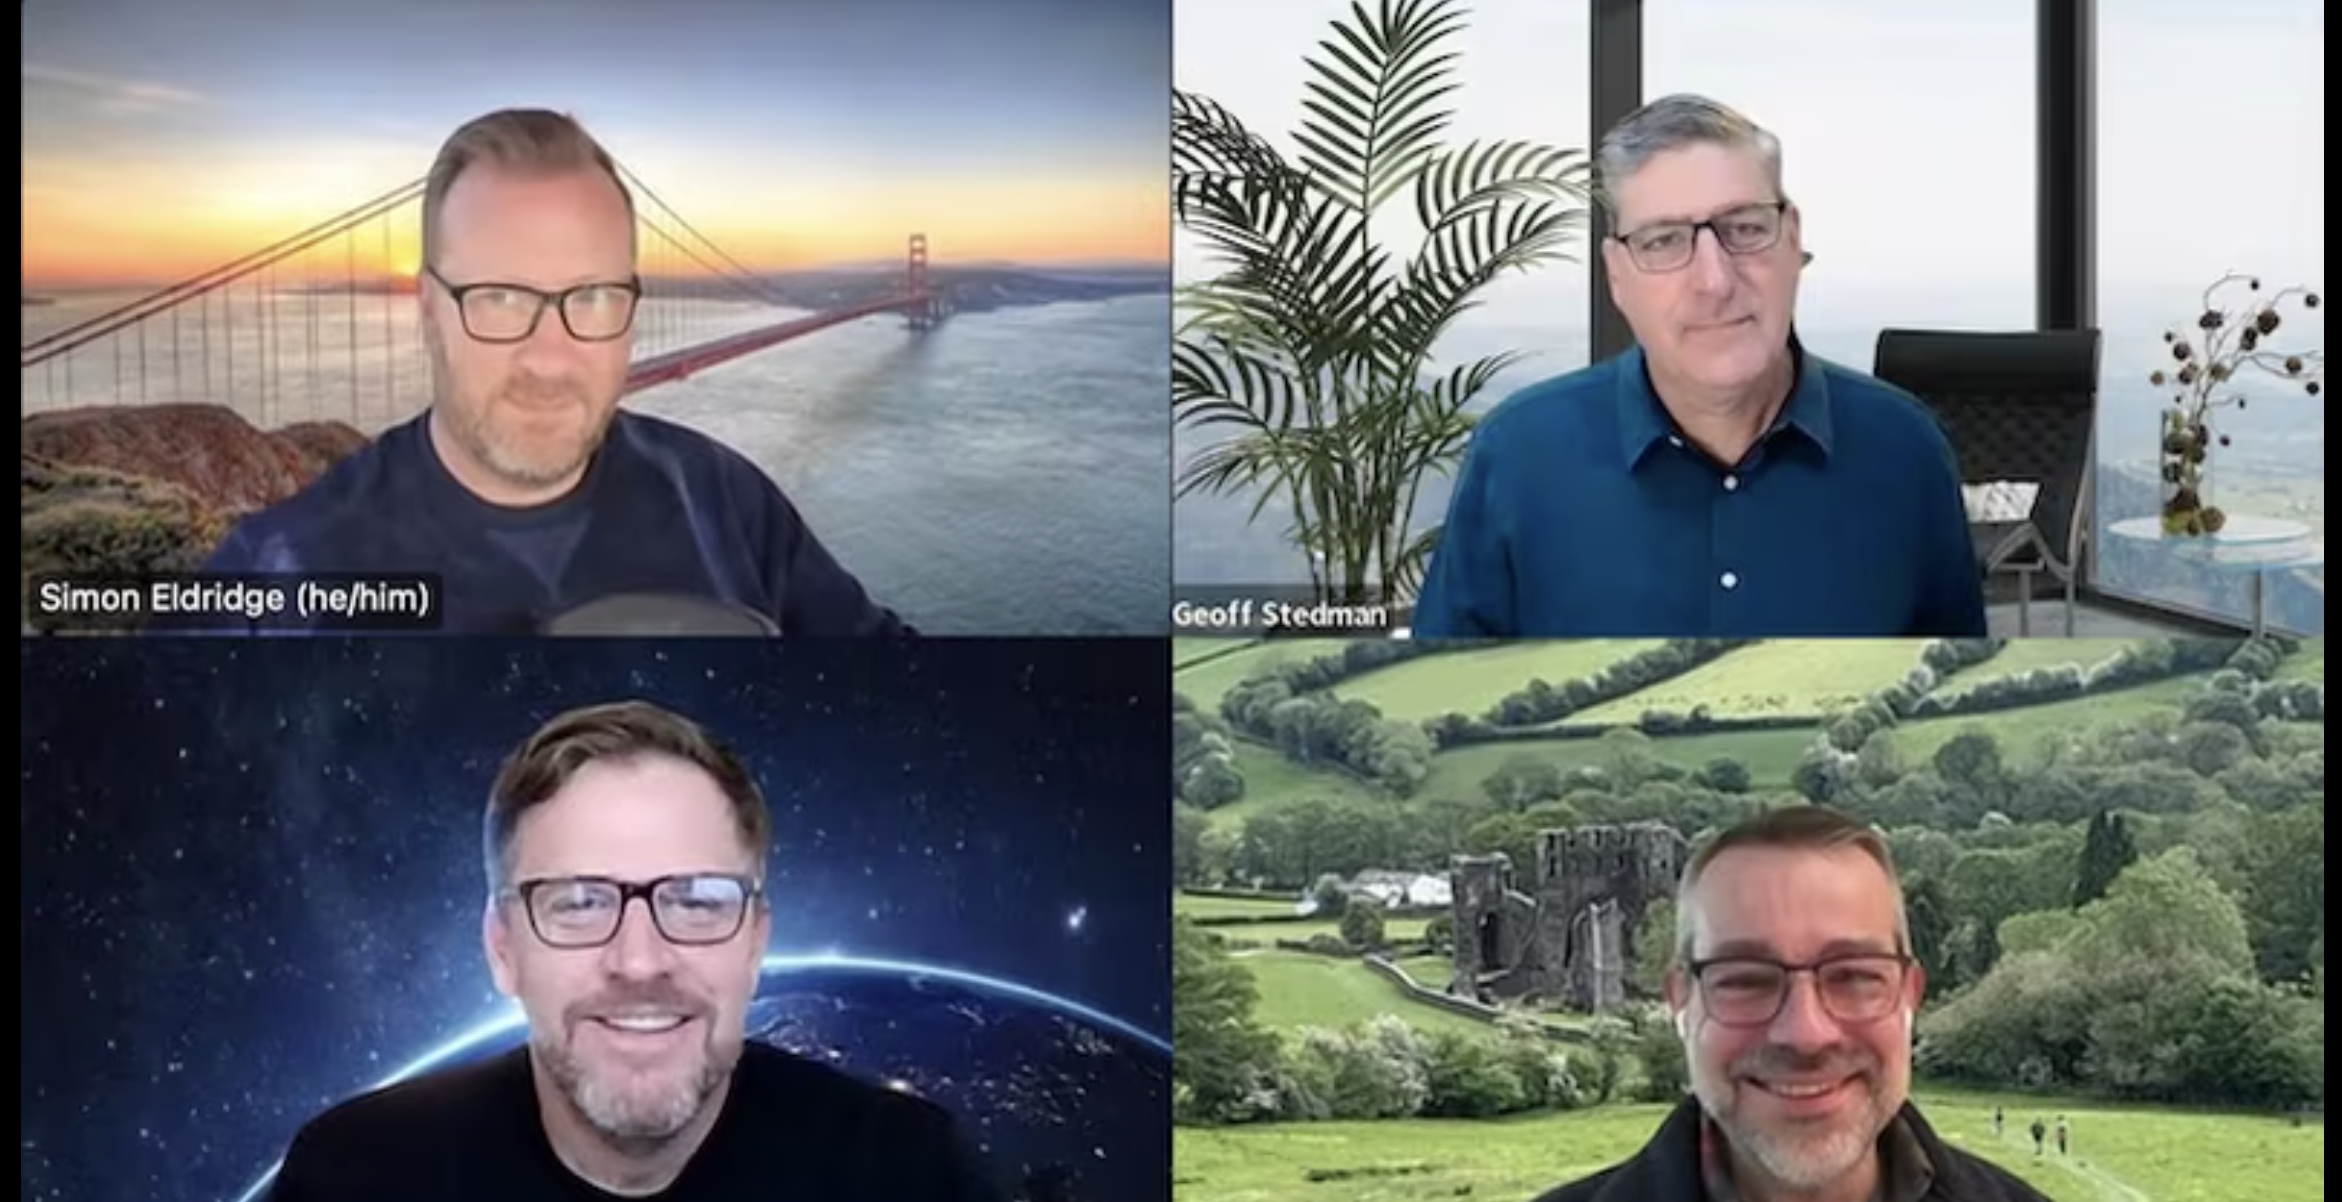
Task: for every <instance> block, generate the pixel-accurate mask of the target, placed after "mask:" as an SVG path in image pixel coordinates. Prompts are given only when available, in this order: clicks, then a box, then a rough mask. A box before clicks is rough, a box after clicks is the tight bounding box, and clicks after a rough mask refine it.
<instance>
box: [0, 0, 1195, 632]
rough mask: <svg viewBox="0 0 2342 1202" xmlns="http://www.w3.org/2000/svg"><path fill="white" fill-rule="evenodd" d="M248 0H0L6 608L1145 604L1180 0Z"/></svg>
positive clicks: (538, 619) (422, 617)
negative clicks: (5, 200) (18, 238)
mask: <svg viewBox="0 0 2342 1202" xmlns="http://www.w3.org/2000/svg"><path fill="white" fill-rule="evenodd" d="M280 9H281V6H278V5H274V4H269V3H266V2H265V0H227V2H224V3H216V4H210V5H205V6H202V8H201V11H200V12H198V11H196V10H194V9H190V8H187V7H186V6H182V5H176V4H170V3H166V2H165V0H118V2H115V3H108V4H97V5H89V4H73V3H64V2H63V0H29V2H28V3H27V5H26V6H25V9H24V14H23V17H24V20H23V24H24V64H23V79H24V97H23V99H24V105H25V115H24V151H23V154H24V159H23V169H24V175H23V179H24V192H23V200H24V217H23V222H24V225H23V235H24V254H23V310H22V312H23V320H22V342H23V350H22V411H23V448H24V449H23V458H24V461H23V468H24V478H23V500H24V505H23V526H22V535H23V538H22V547H23V565H22V566H23V580H24V594H23V612H24V626H25V630H26V632H27V633H28V634H33V633H54V632H84V631H123V632H128V631H134V630H135V631H146V632H190V633H207V634H208V633H239V634H240V633H278V632H323V631H334V632H376V631H380V632H407V631H416V632H423V631H429V632H441V633H448V634H500V635H512V634H531V633H535V634H544V635H564V634H580V635H596V634H614V635H658V634H673V635H715V634H742V635H749V636H756V635H769V636H787V637H800V636H813V637H820V636H869V635H890V634H897V633H905V632H915V633H921V634H931V635H968V636H1031V635H1077V636H1099V635H1137V636H1147V635H1160V634H1162V633H1164V632H1165V631H1166V629H1167V626H1168V618H1167V614H1168V612H1169V608H1170V605H1169V587H1170V586H1169V577H1170V522H1171V514H1170V502H1169V500H1168V497H1167V495H1166V487H1165V484H1166V481H1167V480H1168V478H1169V471H1170V466H1169V464H1170V445H1169V430H1168V423H1167V421H1166V420H1165V417H1164V413H1163V404H1164V398H1165V397H1166V396H1167V395H1168V392H1169V370H1170V369H1169V359H1170V352H1169V339H1170V281H1171V274H1170V267H1169V260H1170V246H1169V235H1168V233H1167V226H1166V221H1165V217H1164V214H1165V213H1166V211H1167V205H1168V199H1167V188H1168V184H1167V180H1166V173H1165V170H1164V163H1165V162H1166V160H1167V158H1168V153H1169V152H1168V133H1167V130H1166V126H1165V121H1164V113H1163V97H1164V96H1165V95H1166V94H1167V93H1168V90H1169V87H1170V66H1169V59H1170V43H1169V37H1170V33H1169V12H1168V4H1167V3H1166V0H1097V2H1096V3H1091V4H1083V5H1074V6H1066V5H1061V4H1052V3H1048V2H1047V0H1002V2H999V3H987V4H983V5H963V4H954V3H951V2H950V0H865V2H864V3H859V4H853V5H821V6H813V7H810V8H808V7H806V6H802V5H799V6H789V5H780V6H759V5H743V4H738V3H731V2H728V0H678V2H676V3H668V4H660V5H641V4H633V3H627V2H625V0H565V3H564V4H562V5H560V6H559V7H558V10H557V11H555V12H551V13H548V12H547V11H545V10H543V9H542V7H541V6H531V5H504V6H477V5H460V4H455V3H451V2H443V0H433V2H431V3H425V4H421V5H413V6H408V7H407V8H405V9H401V10H400V11H399V12H398V13H397V14H395V15H390V14H386V13H385V12H383V11H381V10H376V9H371V8H367V7H364V6H335V7H331V8H327V9H324V10H317V9H314V8H312V7H308V6H304V7H303V9H302V10H301V13H300V16H299V19H288V18H287V15H286V14H285V13H284V12H282V11H280ZM1020 10H1023V11H1020Z"/></svg>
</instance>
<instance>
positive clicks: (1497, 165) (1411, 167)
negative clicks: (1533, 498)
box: [1171, 0, 1587, 599]
mask: <svg viewBox="0 0 2342 1202" xmlns="http://www.w3.org/2000/svg"><path fill="white" fill-rule="evenodd" d="M1465 23H1466V15H1465V10H1464V9H1463V7H1462V4H1461V0H1374V3H1373V5H1372V6H1371V7H1370V5H1369V4H1368V3H1367V2H1366V0H1352V2H1351V3H1350V4H1349V6H1348V13H1347V15H1346V16H1345V17H1344V18H1343V19H1341V20H1338V21H1335V22H1333V23H1332V25H1331V28H1330V31H1329V32H1328V34H1327V35H1326V37H1325V38H1324V40H1323V41H1321V42H1320V43H1319V44H1318V46H1317V47H1316V49H1315V50H1314V51H1313V52H1312V53H1310V54H1309V55H1307V56H1306V57H1305V58H1304V60H1303V69H1304V73H1305V78H1304V81H1303V82H1304V89H1303V90H1304V96H1303V99H1302V113H1301V118H1300V121H1299V125H1298V127H1297V128H1296V129H1295V130H1293V131H1292V133H1291V135H1290V137H1291V143H1292V144H1293V145H1294V146H1295V147H1297V150H1298V153H1297V155H1295V156H1292V157H1288V156H1287V155H1286V154H1284V153H1283V152H1281V151H1280V150H1279V149H1278V148H1277V146H1276V145H1275V144H1272V143H1271V142H1270V141H1269V140H1268V139H1266V138H1263V137H1262V136H1260V135H1259V134H1258V133H1256V132H1254V131H1253V130H1252V129H1251V128H1249V127H1248V126H1247V125H1246V124H1245V123H1244V121H1243V120H1241V119H1240V118H1239V117H1238V116H1237V115H1236V114H1235V113H1234V112H1232V111H1230V110H1229V109H1228V108H1227V107H1226V106H1224V105H1221V104H1219V103H1218V102H1216V101H1214V100H1212V99H1211V98H1210V97H1208V96H1203V95H1199V94H1196V93H1192V92H1185V91H1180V92H1175V93H1174V94H1173V97H1172V169H1171V174H1172V181H1171V182H1172V212H1173V216H1174V218H1175V219H1176V220H1177V222H1178V224H1179V226H1180V228H1181V229H1182V230H1183V231H1185V232H1186V233H1187V234H1188V235H1190V236H1191V237H1193V238H1195V239H1196V240H1197V241H1198V242H1199V243H1201V246H1202V249H1203V251H1204V253H1205V256H1206V257H1207V259H1208V260H1209V262H1210V264H1211V267H1212V270H1213V272H1214V274H1213V276H1212V278H1211V279H1210V280H1209V281H1208V282H1206V283H1202V284H1195V285H1189V286H1185V287H1182V288H1180V289H1179V291H1178V293H1177V297H1176V302H1175V303H1176V306H1177V312H1178V314H1179V317H1178V323H1177V328H1176V329H1175V331H1174V347H1173V353H1172V390H1171V392H1172V396H1171V403H1172V409H1173V413H1174V417H1175V420H1176V421H1177V422H1178V423H1179V424H1180V425H1181V426H1182V427H1183V428H1189V429H1198V430H1204V431H1208V432H1209V438H1210V441H1209V445H1207V446H1206V447H1205V448H1204V449H1202V450H1201V451H1199V452H1197V453H1195V454H1194V455H1192V456H1190V457H1189V459H1188V461H1187V462H1185V463H1183V464H1182V465H1181V467H1180V470H1179V473H1178V479H1177V492H1178V495H1180V496H1182V497H1184V496H1188V495H1191V494H1194V493H1198V492H1216V493H1224V494H1237V495H1248V496H1249V498H1250V500H1251V501H1252V505H1251V517H1250V520H1252V521H1254V522H1258V521H1259V520H1261V518H1262V516H1263V515H1264V514H1265V513H1266V512H1267V510H1268V507H1269V506H1270V505H1271V504H1278V505H1280V506H1281V507H1283V510H1284V512H1285V514H1286V515H1288V516H1289V524H1286V525H1285V527H1284V533H1285V534H1286V535H1287V536H1288V537H1289V538H1290V539H1291V540H1292V543H1293V545H1294V546H1295V548H1296V549H1297V550H1299V551H1301V552H1302V553H1303V554H1304V555H1305V556H1306V557H1307V559H1308V562H1309V567H1310V578H1311V579H1312V580H1313V581H1315V582H1317V584H1318V586H1319V588H1320V590H1321V592H1322V593H1324V594H1325V595H1327V596H1329V597H1335V598H1345V599H1354V598H1358V597H1361V596H1362V595H1363V593H1362V590H1364V589H1367V588H1369V587H1371V586H1372V585H1373V584H1375V583H1376V582H1380V583H1382V584H1384V585H1386V586H1395V585H1403V584H1406V583H1408V582H1411V581H1415V580H1419V579H1420V577H1421V571H1422V566H1423V562H1424V559H1425V557H1426V556H1427V555H1428V553H1429V548H1430V546H1431V542H1430V539H1431V537H1433V536H1432V535H1431V534H1430V533H1428V532H1424V533H1415V534H1411V533H1410V531H1411V530H1412V528H1413V527H1412V523H1413V517H1414V510H1415V507H1416V501H1417V498H1418V496H1419V495H1420V490H1421V487H1422V485H1423V484H1424V482H1425V481H1427V480H1431V479H1436V478H1438V477H1440V476H1442V475H1444V474H1446V473H1447V472H1448V471H1450V470H1451V469H1452V468H1453V466H1454V465H1455V464H1456V463H1457V462H1459V461H1460V459H1461V457H1462V454H1463V448H1464V445H1465V443H1466V442H1467V440H1468V439H1469V438H1470V437H1471V431H1472V425H1473V418H1472V417H1471V415H1470V412H1469V410H1470V408H1471V406H1472V403H1473V402H1474V400H1475V399H1476V398H1477V397H1478V396H1479V395H1480V394H1481V393H1482V392H1484V391H1485V390H1486V389H1487V388H1488V387H1489V386H1490V385H1491V384H1492V383H1493V382H1494V380H1495V378H1496V377H1497V376H1498V375H1499V374H1500V373H1501V372H1502V371H1504V370H1505V369H1506V368H1507V367H1509V366H1511V365H1512V364H1513V363H1514V362H1515V361H1516V360H1517V358H1518V356H1515V355H1510V354H1507V355H1496V356H1490V357H1486V358H1483V359H1477V360H1473V361H1472V362H1470V363H1465V364H1461V365H1458V366H1455V367H1453V368H1450V369H1447V370H1445V371H1444V372H1436V373H1435V372H1434V371H1433V370H1432V369H1431V366H1430V365H1431V362H1432V353H1433V350H1434V348H1435V346H1436V345H1437V344H1438V343H1439V341H1440V339H1441V338H1442V337H1443V336H1444V335H1445V334H1446V333H1447V332H1448V331H1449V330H1450V329H1451V328H1452V327H1453V325H1454V324H1455V322H1456V320H1457V319H1458V318H1459V317H1461V316H1463V315H1464V314H1466V313H1468V312H1470V311H1471V310H1472V308H1473V306H1474V305H1476V304H1477V303H1478V300H1479V298H1480V297H1481V296H1482V295H1483V294H1484V293H1485V290H1486V287H1487V285H1488V284H1489V283H1490V282H1492V281H1493V280H1495V279H1497V278H1499V277H1501V276H1504V275H1506V274H1510V273H1514V272H1520V271H1528V270H1533V269H1535V268H1537V267H1539V266H1542V265H1544V264H1547V263H1551V262H1555V261H1558V260H1561V259H1564V258H1567V257H1568V255H1569V254H1570V252H1571V249H1572V247H1573V246H1574V245H1575V244H1576V242H1577V240H1578V239H1579V238H1581V237H1582V236H1583V234H1584V229H1585V211H1584V203H1585V199H1586V195H1587V187H1586V179H1587V170H1586V162H1585V158H1584V156H1583V155H1582V154H1579V153H1578V152H1575V151H1567V150H1561V149H1557V148H1553V147H1549V146H1544V145H1541V144H1538V143H1533V142H1523V141H1490V142H1478V143H1472V144H1468V145H1464V146H1462V147H1459V148H1452V149H1451V148H1448V147H1447V146H1446V145H1445V144H1444V139H1445V138H1446V136H1447V134H1448V131H1449V129H1450V127H1451V126H1452V125H1453V123H1454V117H1455V114H1454V110H1453V108H1452V98H1453V97H1454V95H1455V93H1456V92H1457V90H1458V89H1459V88H1460V87H1461V83H1460V63H1461V54H1460V51H1459V50H1458V49H1457V47H1456V39H1457V37H1458V35H1459V34H1461V33H1462V32H1463V30H1464V28H1465ZM1402 195H1404V196H1405V197H1406V198H1407V200H1408V202H1409V203H1410V204H1411V207H1412V208H1413V209H1414V212H1415V215H1416V217H1417V219H1418V220H1419V221H1420V223H1421V225H1422V227H1423V229H1424V231H1425V234H1424V238H1423V241H1422V244H1421V246H1420V247H1419V248H1418V249H1416V250H1415V251H1414V253H1412V254H1410V255H1401V254H1399V253H1397V252H1394V251H1393V250H1392V249H1391V248H1389V247H1387V246H1385V245H1383V244H1382V243H1380V242H1377V241H1376V240H1375V239H1374V237H1373V236H1372V234H1371V232H1370V230H1371V226H1372V221H1373V217H1374V214H1375V213H1376V212H1378V211H1379V210H1381V209H1383V208H1384V207H1386V206H1387V205H1388V204H1390V203H1392V202H1393V201H1394V200H1397V199H1398V198H1400V197H1401V196H1402ZM1281 524H1282V523H1281Z"/></svg>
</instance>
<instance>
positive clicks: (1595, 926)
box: [1449, 822, 1691, 1014]
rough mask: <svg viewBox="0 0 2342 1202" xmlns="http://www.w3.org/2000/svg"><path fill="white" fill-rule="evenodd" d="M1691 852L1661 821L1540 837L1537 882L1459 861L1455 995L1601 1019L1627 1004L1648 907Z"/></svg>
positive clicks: (1495, 863)
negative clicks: (1547, 1005) (1631, 960)
mask: <svg viewBox="0 0 2342 1202" xmlns="http://www.w3.org/2000/svg"><path fill="white" fill-rule="evenodd" d="M1690 851H1691V847H1690V844H1689V842H1688V841H1686V840H1685V839H1684V837H1683V836H1682V835H1679V834H1677V833H1676V832H1675V830H1674V828H1672V827H1669V826H1666V825H1664V824H1662V823H1657V822H1637V823H1631V824H1629V825H1625V826H1586V827H1577V828H1574V829H1571V830H1556V831H1544V832H1542V833H1540V834H1539V835H1538V844H1537V864H1536V868H1535V874H1534V875H1533V876H1532V877H1531V878H1530V879H1529V880H1526V881H1519V880H1515V879H1514V875H1513V865H1512V859H1511V857H1509V856H1504V855H1487V856H1457V857H1456V858H1455V860H1454V863H1453V865H1452V867H1451V868H1450V870H1449V880H1450V881H1451V882H1452V890H1453V893H1454V898H1455V901H1454V908H1453V913H1454V915H1455V928H1456V929H1455V941H1456V950H1455V977H1454V983H1453V984H1452V985H1450V986H1449V988H1450V991H1451V992H1454V993H1456V994H1459V995H1462V996H1466V997H1471V998H1475V999H1478V1000H1482V1001H1495V1000H1499V999H1504V1000H1527V999H1539V1000H1545V1001H1552V1002H1558V1003H1561V1004H1563V1005H1566V1006H1568V1007H1570V1008H1572V1009H1575V1010H1578V1011H1581V1012H1584V1013H1588V1014H1602V1013H1606V1012H1608V1011H1610V1010H1611V1009H1613V1008H1615V1007H1616V1006H1617V1005H1618V1004H1619V1003H1621V1002H1623V1001H1625V1000H1626V968H1627V960H1628V957H1629V956H1630V955H1631V954H1632V950H1633V947H1634V937H1635V933H1636V932H1637V931H1639V930H1640V929H1641V928H1642V923H1643V915H1644V913H1645V912H1646V911H1647V910H1648V909H1649V907H1650V904H1651V903H1652V902H1654V901H1658V900H1661V899H1666V898H1671V897H1673V896H1674V893H1675V883H1676V881H1677V880H1678V879H1680V878H1681V877H1682V875H1683V865H1684V861H1685V860H1687V859H1688V858H1690Z"/></svg>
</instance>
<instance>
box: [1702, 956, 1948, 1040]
mask: <svg viewBox="0 0 2342 1202" xmlns="http://www.w3.org/2000/svg"><path fill="white" fill-rule="evenodd" d="M1689 967H1690V969H1691V975H1692V979H1693V980H1695V981H1697V982H1698V983H1699V987H1700V1000H1701V1002H1703V1003H1704V1004H1705V1007H1706V1010H1707V1013H1708V1017H1709V1018H1712V1019H1714V1020H1716V1021H1717V1022H1720V1023H1722V1024H1724V1025H1725V1026H1728V1027H1761V1026H1763V1025H1765V1024H1766V1023H1769V1022H1771V1021H1773V1019H1774V1018H1775V1017H1777V1016H1778V1015H1779V1014H1780V1013H1781V1008H1782V1006H1784V1005H1786V1004H1787V1003H1788V1001H1789V981H1790V979H1791V978H1792V977H1796V976H1798V975H1800V974H1811V975H1812V977H1813V981H1814V988H1815V991H1816V992H1817V993H1819V994H1820V995H1821V1000H1822V1010H1823V1011H1824V1012H1826V1013H1828V1014H1829V1016H1830V1017H1831V1018H1834V1019H1837V1020H1838V1021H1839V1022H1844V1023H1868V1022H1877V1021H1878V1020H1879V1019H1882V1018H1885V1017H1886V1016H1887V1015H1889V1014H1892V1013H1894V1012H1895V1007H1896V1006H1897V1005H1898V1004H1900V1003H1901V1001H1902V999H1903V977H1904V974H1905V973H1907V972H1909V971H1910V968H1911V958H1910V957H1909V956H1904V955H1887V954H1884V953H1879V952H1865V953H1861V954H1857V955H1847V956H1831V957H1828V958H1827V959H1822V960H1816V961H1813V962H1811V963H1808V964H1783V963H1781V962H1780V961H1778V960H1763V959H1757V958H1754V957H1742V956H1733V957H1726V958H1723V959H1716V960H1694V961H1692V962H1691V964H1690V966H1689Z"/></svg>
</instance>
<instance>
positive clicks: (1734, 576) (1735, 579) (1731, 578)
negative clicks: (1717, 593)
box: [1716, 572, 1740, 589]
mask: <svg viewBox="0 0 2342 1202" xmlns="http://www.w3.org/2000/svg"><path fill="white" fill-rule="evenodd" d="M1716 583H1718V584H1721V585H1723V586H1724V587H1725V588H1728V589H1732V588H1739V587H1740V573H1738V572H1726V573H1724V576H1723V578H1722V579H1720V580H1718V581H1717V582H1716Z"/></svg>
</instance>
